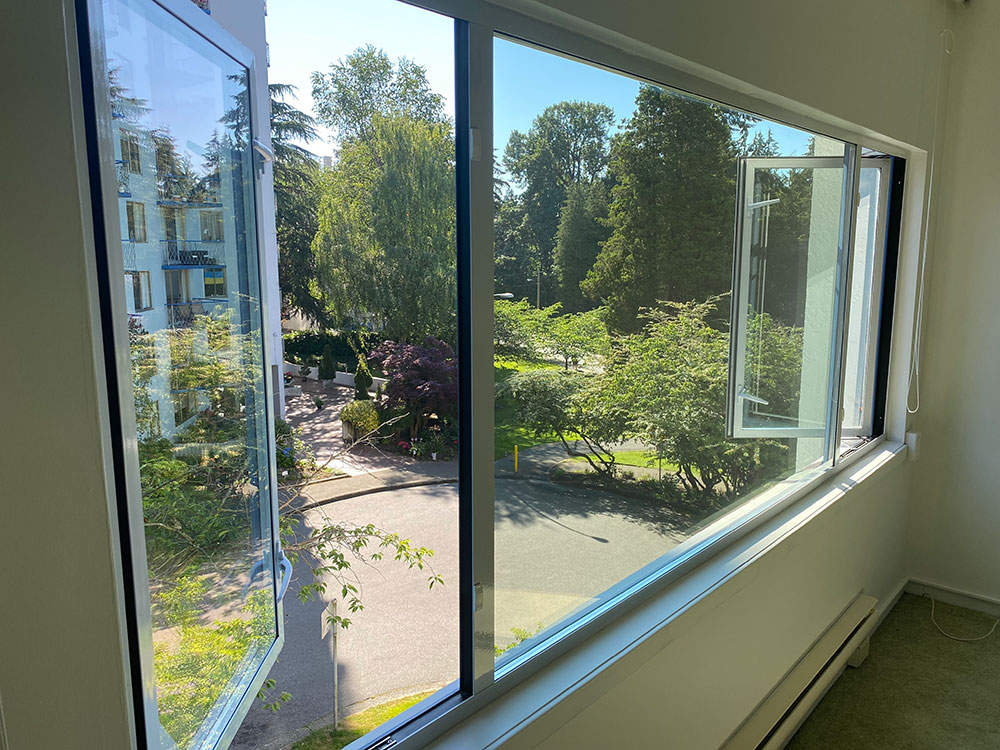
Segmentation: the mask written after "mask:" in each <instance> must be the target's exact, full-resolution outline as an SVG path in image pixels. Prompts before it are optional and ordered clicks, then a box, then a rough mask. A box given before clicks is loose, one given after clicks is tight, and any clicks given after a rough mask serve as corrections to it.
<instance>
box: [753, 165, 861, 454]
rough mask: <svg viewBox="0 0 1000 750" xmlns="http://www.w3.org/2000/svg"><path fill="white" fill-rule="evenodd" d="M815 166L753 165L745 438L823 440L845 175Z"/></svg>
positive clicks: (834, 167)
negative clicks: (766, 433)
mask: <svg viewBox="0 0 1000 750" xmlns="http://www.w3.org/2000/svg"><path fill="white" fill-rule="evenodd" d="M842 151H843V149H841V152H842ZM817 161H819V160H818V159H814V160H810V159H802V160H799V159H794V160H789V166H787V167H785V166H759V165H757V163H756V162H755V161H754V160H752V159H751V160H750V161H749V162H748V163H749V165H750V167H749V169H748V173H747V181H748V191H747V212H748V216H747V219H748V220H749V227H747V228H746V229H745V231H747V229H748V230H749V238H746V237H745V238H744V241H745V242H746V241H747V239H748V240H749V248H747V247H746V246H744V253H745V254H746V255H747V257H745V258H743V262H744V268H743V273H744V277H745V278H744V283H745V284H746V286H747V293H746V296H745V298H744V299H745V302H746V305H747V309H746V320H745V324H744V330H745V331H746V348H745V362H744V380H743V382H742V383H737V393H738V398H739V399H740V401H741V408H742V412H743V415H742V416H743V420H742V427H743V429H745V430H752V429H758V428H775V429H778V430H783V429H789V428H791V429H796V430H799V431H800V432H799V434H808V435H810V436H812V437H823V436H825V434H826V424H827V419H828V413H827V412H828V409H829V388H830V357H831V353H832V350H831V342H832V340H833V315H834V292H835V289H836V279H837V257H838V253H839V248H840V231H841V213H840V207H841V196H842V194H843V189H844V167H843V160H842V158H837V159H832V160H831V161H832V164H829V166H814V163H815V162H817ZM824 163H826V162H824ZM747 250H749V252H748V253H747ZM790 363H791V366H789V364H790Z"/></svg>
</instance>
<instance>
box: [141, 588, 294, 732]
mask: <svg viewBox="0 0 1000 750" xmlns="http://www.w3.org/2000/svg"><path fill="white" fill-rule="evenodd" d="M206 591H207V586H206V583H205V581H204V580H203V579H201V578H194V577H182V578H180V579H178V580H177V583H176V586H175V587H174V588H173V589H172V590H171V591H168V592H166V593H164V594H162V596H161V597H160V599H161V601H162V604H163V607H162V614H163V616H164V617H165V619H166V624H167V625H168V626H171V627H174V628H176V629H177V635H178V637H177V640H176V641H175V642H173V643H168V642H167V641H159V642H156V643H155V644H154V647H153V661H154V664H155V670H156V697H157V706H158V708H159V719H160V722H161V723H162V724H163V728H164V729H165V730H166V731H167V733H168V734H169V735H170V736H171V738H172V739H173V740H174V741H175V742H176V743H177V744H178V746H180V747H187V746H188V745H189V744H190V742H191V740H192V739H193V738H194V736H195V735H196V734H197V732H198V731H199V729H200V728H201V726H202V725H203V724H204V722H205V720H206V719H207V718H208V716H209V715H210V714H211V712H212V710H213V708H214V707H215V704H216V702H217V701H218V700H219V698H220V696H221V695H222V694H223V693H224V692H225V691H226V690H228V689H230V681H231V679H232V677H233V675H236V674H239V673H240V671H241V667H242V664H243V662H244V660H245V659H246V658H247V657H248V655H249V654H250V652H251V651H252V650H258V651H259V652H260V655H262V654H263V651H264V650H265V649H266V648H267V647H268V646H269V645H270V644H271V641H272V640H273V638H274V605H273V603H272V599H271V596H272V594H271V591H270V589H265V590H261V591H257V592H254V593H252V594H250V596H249V597H248V598H247V601H246V602H245V603H244V605H243V608H242V609H243V611H244V613H245V614H246V619H242V618H235V619H232V620H227V621H217V622H215V623H213V624H212V625H209V626H206V625H201V624H199V615H200V613H201V612H202V611H204V609H205V605H204V604H203V598H204V596H205V594H206ZM156 604H157V602H154V606H156ZM289 697H290V696H288V695H287V694H283V695H282V696H280V697H279V699H278V700H279V701H284V700H287V699H288V698H289Z"/></svg>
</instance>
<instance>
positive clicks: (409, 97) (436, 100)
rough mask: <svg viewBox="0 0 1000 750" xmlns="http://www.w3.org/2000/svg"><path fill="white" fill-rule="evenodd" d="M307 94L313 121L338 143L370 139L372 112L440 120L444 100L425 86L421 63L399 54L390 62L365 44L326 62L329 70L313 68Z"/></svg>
mask: <svg viewBox="0 0 1000 750" xmlns="http://www.w3.org/2000/svg"><path fill="white" fill-rule="evenodd" d="M312 96H313V105H314V107H315V109H316V113H317V117H318V119H319V121H320V122H321V123H323V124H324V125H326V126H327V127H329V128H331V129H333V130H334V131H336V133H337V138H338V140H339V141H340V142H341V144H342V145H343V144H347V143H349V142H357V141H371V140H373V139H374V138H375V137H376V136H375V131H376V129H377V126H376V125H375V123H374V121H375V120H376V119H377V118H378V117H387V116H388V117H399V118H403V119H407V120H420V121H423V122H428V123H435V124H443V123H444V122H445V121H446V118H445V114H444V100H443V99H442V97H441V95H440V94H436V93H434V92H433V91H432V90H431V87H430V83H429V82H428V81H427V71H426V69H425V68H424V67H423V66H421V65H417V64H416V63H414V62H413V61H411V60H407V59H406V58H405V57H401V58H399V60H397V61H396V64H395V66H394V65H393V64H392V61H391V60H390V59H389V56H388V55H387V54H386V53H385V52H384V51H383V50H381V49H376V48H375V47H374V46H372V45H370V44H369V45H368V46H366V47H358V48H357V49H356V50H354V52H352V53H350V54H349V55H347V56H346V57H345V58H343V59H342V60H338V61H337V62H335V63H333V64H331V65H330V70H329V72H327V73H320V72H315V73H313V74H312Z"/></svg>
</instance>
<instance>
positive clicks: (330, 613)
mask: <svg viewBox="0 0 1000 750" xmlns="http://www.w3.org/2000/svg"><path fill="white" fill-rule="evenodd" d="M336 617H337V600H336V599H334V600H333V601H332V602H330V603H329V604H327V605H326V607H325V608H324V609H323V621H322V623H320V635H319V637H320V640H323V639H324V638H328V639H329V643H330V663H331V664H332V665H333V726H334V727H335V728H336V727H337V726H338V725H339V724H340V693H339V690H338V685H337V620H336Z"/></svg>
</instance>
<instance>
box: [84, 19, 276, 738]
mask: <svg viewBox="0 0 1000 750" xmlns="http://www.w3.org/2000/svg"><path fill="white" fill-rule="evenodd" d="M103 8H104V24H105V32H106V44H107V49H106V56H107V75H108V81H109V84H110V92H111V101H110V107H111V114H112V123H113V127H114V130H115V137H114V138H113V139H112V143H114V144H115V146H116V153H115V156H116V160H117V161H118V163H119V164H120V165H122V166H123V167H124V169H122V170H120V171H119V174H120V175H122V174H124V175H125V177H127V184H123V183H122V182H121V180H120V182H119V198H118V214H119V219H120V224H121V235H122V237H123V238H125V239H126V240H128V239H131V240H133V242H125V243H124V244H123V260H124V263H125V273H126V277H127V278H129V279H133V280H135V282H134V283H135V288H134V291H131V294H132V298H133V300H134V301H133V304H131V305H129V306H128V311H127V314H128V331H129V354H130V359H131V363H132V399H133V401H134V404H135V430H136V434H137V437H138V447H137V450H138V456H137V458H138V465H139V479H140V486H141V490H142V510H143V518H144V522H145V540H146V558H147V561H148V571H147V573H148V579H149V597H150V603H151V611H150V618H151V622H152V640H153V644H152V648H153V661H154V680H155V687H156V702H157V706H158V712H159V721H160V724H161V726H162V729H163V732H164V733H165V735H167V736H169V738H170V740H172V742H173V743H176V745H177V746H178V747H180V748H184V749H187V748H210V747H214V745H215V743H216V742H217V740H218V738H219V736H220V734H221V731H222V729H223V728H224V726H225V723H226V721H227V720H228V718H229V715H230V713H231V712H232V709H233V706H234V705H235V703H237V702H239V701H240V700H241V699H242V698H243V695H244V693H245V691H246V688H247V684H248V682H249V680H250V679H251V678H252V676H253V675H254V673H255V672H256V670H257V668H258V667H259V666H260V664H261V663H262V661H263V659H264V656H265V654H266V653H267V651H268V649H269V648H270V647H271V645H272V644H273V642H274V640H275V637H276V620H275V617H276V615H275V600H274V586H273V564H272V560H271V542H272V530H271V517H270V500H269V493H270V486H269V482H270V477H269V470H268V459H267V456H268V453H267V433H266V430H267V410H266V405H265V402H266V398H265V392H264V380H263V373H264V371H263V361H262V342H261V311H260V290H259V286H258V284H259V279H258V273H257V256H256V247H257V245H256V239H255V236H254V213H253V211H254V190H253V172H252V169H253V165H252V162H251V157H250V155H249V151H248V149H247V144H248V141H249V134H248V132H247V126H248V123H247V120H246V117H245V114H243V113H245V112H246V101H247V95H248V94H247V71H246V69H245V68H243V67H242V66H240V65H238V64H237V63H236V62H235V61H233V60H232V59H230V58H228V57H226V56H225V55H223V54H222V53H220V52H219V51H218V50H217V49H215V48H214V47H212V46H211V45H209V44H208V43H207V42H205V41H204V40H202V39H201V38H200V37H198V36H196V35H195V34H194V33H193V32H191V31H190V30H189V29H187V28H186V27H184V26H182V25H181V24H180V23H178V22H177V21H176V20H174V19H173V18H172V17H170V16H168V15H167V14H166V13H165V12H163V11H161V10H160V9H159V8H158V7H156V6H155V5H154V4H152V3H148V2H147V3H142V2H137V1H135V0H108V1H107V2H105V3H104V6H103ZM118 148H120V149H121V153H118ZM126 197H127V198H128V200H127V201H126ZM206 210H208V211H211V212H212V213H210V214H208V219H207V220H206V219H205V218H203V216H204V215H201V212H202V211H206ZM140 217H141V218H140ZM140 227H141V229H140ZM204 236H208V237H209V238H210V239H211V240H212V242H211V243H208V242H204V241H203V237H204ZM126 292H127V294H126V298H128V296H129V295H128V292H130V290H126ZM202 292H205V294H202ZM122 314H126V311H124V310H123V311H122Z"/></svg>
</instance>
